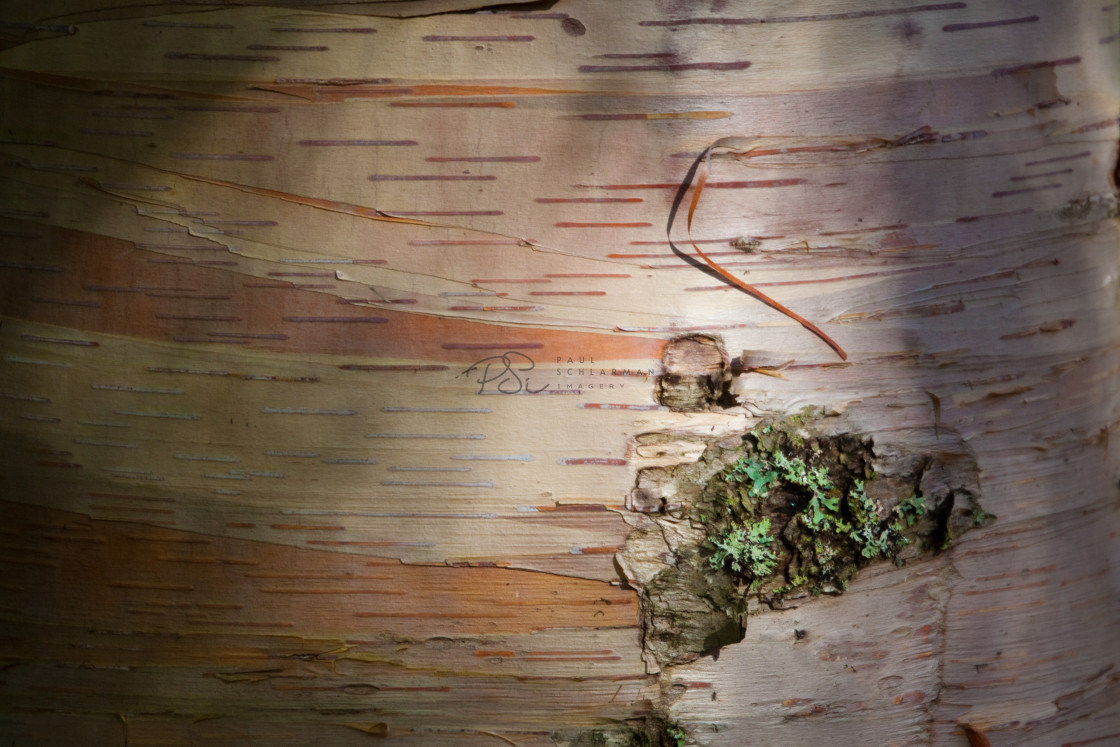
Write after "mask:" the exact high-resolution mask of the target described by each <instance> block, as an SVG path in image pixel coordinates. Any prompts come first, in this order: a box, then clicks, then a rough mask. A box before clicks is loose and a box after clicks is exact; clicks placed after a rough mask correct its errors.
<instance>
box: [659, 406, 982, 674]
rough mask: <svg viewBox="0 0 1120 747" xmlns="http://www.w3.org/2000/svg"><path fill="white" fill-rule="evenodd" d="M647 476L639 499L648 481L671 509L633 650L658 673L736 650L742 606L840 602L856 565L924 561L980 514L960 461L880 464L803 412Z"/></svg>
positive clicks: (968, 470) (969, 474)
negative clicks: (670, 535)
mask: <svg viewBox="0 0 1120 747" xmlns="http://www.w3.org/2000/svg"><path fill="white" fill-rule="evenodd" d="M653 469H655V470H656V474H654V473H651V474H650V475H643V474H641V473H640V474H639V479H638V486H639V489H640V490H641V491H643V495H644V494H647V493H649V492H650V491H651V488H650V485H649V483H650V482H651V481H654V479H656V482H657V483H659V484H660V486H659V487H658V490H660V491H661V492H662V493H663V494H664V495H669V496H671V497H672V499H673V500H672V501H671V502H670V501H668V500H666V501H665V503H664V504H663V505H664V506H665V507H666V508H668V507H670V506H672V507H674V509H675V513H676V518H675V519H673V520H672V521H674V522H675V524H674V528H673V531H674V532H675V535H674V536H675V537H676V540H675V541H674V542H673V543H672V553H671V562H670V563H668V564H667V567H664V568H663V569H662V570H661V571H660V572H658V573H656V574H655V575H653V576H652V577H651V578H649V579H648V580H647V581H646V583H644V584H643V588H642V590H641V591H642V600H643V612H644V616H645V644H646V648H647V650H649V651H650V652H651V653H652V654H653V656H654V657H655V658H656V660H657V661H658V663H659V664H660V665H661V666H666V665H673V664H679V663H682V662H685V661H689V660H692V659H695V658H696V657H697V656H700V655H704V654H712V655H718V651H719V648H720V647H721V646H724V645H727V644H729V643H737V642H738V641H740V640H742V638H743V636H744V633H745V624H746V610H747V609H748V606H752V605H753V606H758V605H759V604H761V605H762V606H764V607H769V608H774V609H781V608H784V607H789V606H795V605H797V604H801V603H803V601H804V600H806V599H808V598H810V597H812V596H817V595H821V594H841V593H843V592H844V591H845V590H846V589H847V588H848V585H849V583H850V582H851V580H852V579H853V578H854V577H855V576H856V574H857V573H859V571H860V569H862V568H865V567H867V566H868V565H870V564H872V563H877V562H894V563H895V564H897V565H904V564H905V563H906V561H908V560H911V559H916V558H918V557H920V556H922V555H923V554H934V553H938V552H940V551H942V550H944V549H945V548H947V547H948V546H949V545H951V544H952V542H953V539H954V538H955V537H956V536H957V535H959V534H960V533H961V532H962V531H965V530H967V529H969V528H971V527H972V526H976V525H978V524H980V523H986V522H987V521H989V520H990V518H991V517H988V516H986V515H985V514H984V513H983V511H982V510H981V509H980V507H979V504H978V503H977V502H976V489H975V485H976V480H975V475H976V467H975V462H974V461H972V460H971V458H970V457H968V456H967V455H964V454H963V453H962V454H955V455H945V454H942V455H940V456H938V455H911V456H909V457H904V458H899V457H898V455H894V456H893V457H892V458H891V459H881V458H879V457H878V456H877V455H876V453H875V450H874V443H873V441H872V439H871V438H870V437H868V436H863V435H858V434H853V433H831V432H829V431H828V430H827V428H825V427H823V426H822V423H820V422H817V421H816V420H815V419H814V417H813V416H812V415H811V414H808V415H802V416H795V417H791V418H788V419H785V420H774V421H770V422H764V423H762V424H760V425H758V426H756V427H755V428H754V429H753V430H751V431H749V432H748V433H746V434H743V435H742V436H741V437H734V438H731V439H724V440H722V441H720V442H718V443H714V444H710V445H708V446H707V448H706V449H705V450H704V452H703V454H702V455H701V456H700V458H699V459H698V460H697V461H695V462H693V463H687V464H679V465H677V466H675V467H657V468H653ZM667 519H668V517H667ZM666 523H668V522H663V523H662V531H663V532H664V531H666V526H665V525H666Z"/></svg>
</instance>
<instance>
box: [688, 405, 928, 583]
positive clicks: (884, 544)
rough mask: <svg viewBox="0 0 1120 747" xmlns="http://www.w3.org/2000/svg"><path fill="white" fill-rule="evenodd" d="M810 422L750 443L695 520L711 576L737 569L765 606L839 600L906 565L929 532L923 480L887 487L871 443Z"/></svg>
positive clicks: (750, 438) (777, 428)
mask: <svg viewBox="0 0 1120 747" xmlns="http://www.w3.org/2000/svg"><path fill="white" fill-rule="evenodd" d="M807 417H808V416H798V417H795V418H793V419H790V420H786V421H780V422H775V423H768V424H766V425H764V426H761V427H759V428H756V429H755V430H754V431H752V432H751V433H749V434H747V435H746V436H745V437H744V439H743V445H742V447H741V448H742V453H740V454H738V455H737V457H736V458H735V460H734V461H733V462H731V463H730V464H729V465H728V466H727V467H725V468H724V469H723V470H722V471H720V472H719V473H718V474H717V475H716V477H714V478H712V479H711V480H709V482H708V484H707V486H706V488H705V490H704V496H705V499H706V500H704V501H701V502H700V503H699V504H698V505H697V506H696V510H695V511H694V512H693V514H692V517H693V519H694V520H696V521H698V522H700V523H702V524H704V525H705V528H706V529H707V533H708V538H707V540H706V541H705V542H704V543H703V545H702V547H701V552H702V553H705V554H706V556H707V559H708V563H709V565H710V567H711V568H712V569H713V570H719V569H730V571H731V572H733V574H734V575H735V576H736V577H738V578H739V579H740V581H741V582H742V583H744V584H746V585H747V588H748V592H750V593H756V594H758V595H759V596H760V598H762V599H763V600H764V601H775V600H777V601H780V600H781V599H782V598H784V597H786V596H789V595H792V594H795V593H802V592H803V593H810V594H821V593H840V592H842V591H843V590H845V589H846V588H847V586H848V583H849V581H850V580H851V578H852V577H853V576H854V575H855V574H856V572H857V571H858V570H859V568H860V567H862V566H864V565H866V564H867V563H869V562H871V561H873V560H876V559H895V560H899V558H898V556H899V553H900V552H901V551H902V550H903V548H906V547H907V546H908V545H911V544H913V543H914V542H915V541H917V540H918V539H919V531H918V530H919V529H928V527H919V526H918V524H919V522H920V521H921V519H922V518H923V517H926V516H927V514H928V510H929V509H928V505H927V502H926V499H925V498H924V497H923V496H922V495H921V494H920V492H919V491H918V488H917V482H918V481H917V477H916V476H914V475H912V476H911V479H910V480H909V482H903V483H902V484H899V481H897V480H896V481H894V482H893V483H887V482H885V481H882V480H880V478H879V476H878V475H877V474H876V473H875V471H874V469H873V468H872V466H871V462H872V458H873V454H872V451H871V446H870V443H868V442H865V441H863V440H861V439H858V438H856V437H854V436H837V437H821V436H813V435H811V434H808V433H805V432H804V431H805V423H806V422H807ZM871 486H874V487H875V488H876V493H875V494H874V495H872V494H871V493H869V487H871ZM900 490H904V491H906V492H905V497H902V495H901V494H900V493H899V491H900Z"/></svg>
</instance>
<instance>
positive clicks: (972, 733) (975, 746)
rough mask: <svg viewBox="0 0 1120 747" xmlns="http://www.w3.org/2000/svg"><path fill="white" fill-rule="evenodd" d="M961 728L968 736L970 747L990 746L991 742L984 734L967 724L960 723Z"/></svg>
mask: <svg viewBox="0 0 1120 747" xmlns="http://www.w3.org/2000/svg"><path fill="white" fill-rule="evenodd" d="M961 729H963V730H964V735H965V736H966V737H968V744H969V746H970V747H992V743H991V742H989V741H988V738H987V737H986V736H984V735H983V734H982V733H980V732H979V731H977V730H976V729H973V728H972V727H971V726H969V725H968V724H961Z"/></svg>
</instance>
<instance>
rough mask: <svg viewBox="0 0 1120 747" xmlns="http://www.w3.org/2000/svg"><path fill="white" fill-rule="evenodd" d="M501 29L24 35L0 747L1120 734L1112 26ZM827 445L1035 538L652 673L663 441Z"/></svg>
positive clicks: (952, 18)
mask: <svg viewBox="0 0 1120 747" xmlns="http://www.w3.org/2000/svg"><path fill="white" fill-rule="evenodd" d="M477 5H478V3H470V2H436V0H431V1H430V2H371V3H364V4H357V5H342V4H337V3H335V4H322V3H311V2H268V3H265V2H263V0H262V2H260V3H252V4H243V5H239V6H229V7H222V6H217V5H185V4H175V5H153V6H129V5H124V6H119V7H117V6H112V7H110V6H107V5H106V4H104V3H102V2H99V1H96V0H50V1H49V2H40V3H21V4H18V5H17V6H16V7H5V8H4V10H3V11H0V21H3V24H2V25H0V46H2V47H3V51H0V86H3V94H2V95H3V99H4V102H5V105H4V107H3V111H2V113H0V121H2V124H3V126H2V127H0V170H2V171H0V284H2V286H0V287H2V291H0V314H2V325H0V350H2V354H3V357H2V360H0V443H2V445H3V451H2V453H3V455H4V457H3V462H2V463H0V499H2V501H0V510H2V514H3V520H2V521H0V527H2V528H0V533H2V536H3V540H2V542H0V548H2V549H0V564H2V565H3V579H2V581H0V662H2V664H3V670H2V671H0V693H2V695H0V704H2V705H3V707H2V709H0V710H2V713H0V733H2V734H3V735H4V736H5V737H8V738H9V739H10V741H14V743H16V744H51V743H57V744H63V743H65V744H83V743H84V744H116V743H121V744H124V743H128V744H131V745H138V744H157V743H159V744H168V743H173V744H182V743H200V742H210V741H213V742H221V743H230V744H244V743H250V742H255V743H261V744H308V743H310V742H312V741H315V742H316V743H324V744H348V743H351V742H354V743H364V742H366V741H369V740H370V738H371V737H385V738H386V739H387V740H388V741H389V742H393V741H399V742H400V743H402V744H416V745H428V744H432V745H438V744H474V743H477V744H480V745H483V744H501V743H503V742H505V743H514V744H518V745H532V744H552V743H553V742H554V741H555V738H554V736H552V735H554V734H556V733H574V731H573V730H579V729H587V728H592V727H596V726H603V725H606V724H609V723H612V722H616V721H619V720H624V719H627V718H632V717H635V716H641V715H644V714H647V713H650V712H652V711H655V710H656V711H658V712H663V713H667V714H669V715H670V716H671V717H672V718H673V719H674V720H676V721H677V722H679V723H680V724H682V725H683V726H685V727H687V728H688V730H689V733H690V735H691V738H692V739H694V740H696V741H698V742H700V743H704V744H728V745H740V744H748V743H749V744H755V743H757V744H813V743H837V744H841V743H843V744H899V745H901V744H944V745H954V744H964V743H965V742H966V741H967V740H966V735H965V733H964V732H963V731H962V730H961V728H960V726H959V724H962V723H967V724H970V725H971V726H972V727H973V728H975V729H977V730H979V731H981V732H983V733H984V734H986V735H987V736H988V737H989V738H990V739H991V740H992V743H993V744H1038V745H1055V744H1071V745H1072V744H1077V745H1081V744H1094V745H1095V744H1102V745H1103V744H1108V743H1110V741H1115V740H1120V710H1118V707H1117V705H1116V704H1117V702H1120V680H1118V674H1117V670H1116V668H1115V662H1116V658H1117V656H1118V654H1120V652H1118V650H1117V649H1118V639H1117V635H1116V632H1115V627H1114V625H1113V624H1112V623H1113V621H1114V620H1115V619H1116V617H1117V614H1118V613H1120V604H1118V597H1120V583H1118V576H1117V573H1118V567H1120V566H1118V564H1117V547H1118V539H1120V522H1118V519H1117V513H1116V505H1117V504H1116V484H1117V479H1118V478H1120V471H1118V457H1117V450H1116V445H1115V442H1114V441H1112V440H1110V432H1111V430H1112V429H1113V428H1114V426H1115V423H1116V422H1117V417H1118V410H1120V400H1118V396H1117V395H1118V388H1117V385H1116V375H1117V373H1116V372H1117V370H1118V367H1120V356H1118V349H1117V343H1118V333H1117V329H1118V325H1117V318H1116V314H1117V298H1116V277H1117V269H1118V268H1117V265H1118V261H1117V243H1118V239H1117V230H1116V229H1117V224H1116V219H1115V205H1116V203H1115V196H1114V189H1115V184H1114V178H1115V177H1114V170H1115V165H1116V158H1117V132H1118V128H1117V104H1118V101H1120V97H1118V76H1120V65H1118V59H1117V58H1118V55H1117V49H1118V47H1120V43H1118V41H1117V39H1118V37H1117V32H1118V29H1120V21H1118V17H1117V8H1116V5H1115V4H1113V3H1105V2H1103V0H1102V2H1099V3H1094V2H1075V1H1074V0H1063V1H1062V2H1051V1H1044V0H1021V1H1017V2H986V3H979V2H969V3H964V2H950V3H928V4H918V3H901V2H873V1H871V0H862V1H861V0H835V1H833V2H827V3H822V2H807V1H806V2H779V1H778V0H762V1H759V2H711V3H683V2H669V1H667V0H666V1H663V2H661V1H658V2H655V1H653V0H649V1H645V0H642V1H635V2H626V3H600V2H592V1H590V0H582V1H581V0H561V1H560V2H558V3H556V4H555V5H554V6H553V7H551V8H548V9H541V8H539V7H537V5H536V4H533V5H530V6H526V8H527V9H524V10H517V9H515V8H512V9H507V10H503V11H501V12H486V13H448V12H446V11H453V10H454V11H459V10H466V9H470V8H471V7H472V6H477ZM394 16H399V17H394ZM405 16H414V17H405ZM728 136H735V137H743V138H749V139H750V140H751V142H752V143H753V145H752V146H751V148H750V149H744V151H743V152H740V153H731V154H723V155H717V156H716V157H714V158H713V160H712V164H711V176H710V178H709V181H708V182H707V185H706V188H705V190H704V192H703V198H702V200H701V202H700V205H699V208H698V210H697V214H696V218H695V222H694V226H693V236H694V238H695V239H696V240H697V242H698V244H699V245H700V246H702V247H703V248H704V251H705V253H707V254H710V255H711V256H712V257H713V258H715V259H716V260H717V261H718V262H719V263H720V264H721V265H722V266H723V267H725V268H727V269H728V270H730V271H732V272H733V273H735V274H736V275H737V276H739V277H742V278H743V279H744V280H745V281H746V282H749V283H752V284H754V285H756V286H757V287H758V288H759V289H761V290H762V291H764V292H765V293H767V294H770V295H772V296H773V297H774V298H776V299H778V300H780V301H781V302H782V303H783V304H785V305H787V306H789V307H790V308H791V309H793V310H795V311H797V312H798V313H800V314H802V315H804V316H805V317H806V318H808V319H810V320H812V321H813V322H814V323H816V324H819V325H820V326H821V327H822V328H823V329H824V330H825V331H826V332H827V333H828V334H829V335H831V336H832V337H833V338H835V339H836V340H837V341H838V342H839V343H840V344H841V345H843V347H844V348H845V350H846V351H847V352H848V354H849V360H848V362H847V363H844V364H841V363H840V362H839V360H838V359H837V358H836V356H835V355H834V354H833V353H832V351H830V350H829V349H828V348H827V347H826V346H825V345H824V344H823V343H822V342H821V341H820V340H818V339H817V338H815V337H814V336H813V335H811V334H809V333H808V332H806V331H805V330H803V329H802V328H801V327H799V326H798V325H797V324H796V323H795V322H793V321H791V320H789V319H787V318H785V317H783V316H782V315H781V314H779V313H777V312H775V311H773V310H770V309H767V308H766V307H764V306H762V305H761V304H759V303H758V302H757V301H755V300H753V299H751V298H749V297H747V296H746V295H744V294H742V293H740V292H739V291H738V290H736V289H734V288H732V287H730V286H729V285H728V284H727V283H725V282H723V281H722V280H721V279H720V278H718V277H715V276H713V275H712V274H711V273H708V272H705V271H704V270H703V269H702V268H701V267H700V266H699V265H698V263H697V262H696V261H695V260H696V257H695V256H694V253H693V252H692V249H691V248H690V247H689V246H688V242H687V239H685V237H684V227H683V222H682V221H680V220H679V219H678V221H677V224H676V226H675V228H674V229H673V240H674V242H675V244H676V247H678V248H679V252H675V251H674V248H673V246H671V245H670V243H669V239H668V237H667V235H666V226H667V223H668V220H669V214H670V210H671V208H672V204H673V200H674V197H675V196H676V194H677V190H678V188H679V187H680V185H681V183H682V181H683V180H684V179H685V178H686V176H687V174H688V170H689V168H690V167H691V166H692V164H693V161H694V159H695V158H696V156H697V155H698V154H699V153H701V152H702V151H703V150H704V149H705V148H707V147H708V146H709V145H710V144H711V143H713V142H714V141H716V140H718V139H719V138H722V137H728ZM682 255H692V256H682ZM690 259H691V260H693V261H691V262H690V261H689V260H690ZM690 331H704V332H708V333H711V334H716V335H719V336H720V338H721V339H722V340H723V342H724V345H725V346H726V349H727V350H728V351H729V353H730V354H731V355H732V356H734V357H735V358H737V359H738V361H737V364H738V365H740V367H744V366H745V367H746V368H747V369H748V372H747V373H744V374H743V375H741V376H739V377H738V378H737V379H736V381H735V382H734V385H733V391H734V393H735V394H736V395H737V396H738V398H739V401H740V402H741V403H742V406H741V407H738V408H733V409H732V410H729V411H726V412H713V413H706V414H687V413H676V412H671V411H669V410H668V409H667V408H663V407H661V406H659V405H658V404H657V403H656V400H655V398H654V397H655V390H656V376H657V375H658V374H659V373H661V364H660V356H661V351H662V347H663V344H664V342H665V341H666V340H667V339H670V338H672V337H674V336H676V335H679V334H682V333H684V332H690ZM744 351H746V352H744ZM503 355H505V356H507V357H506V362H508V363H509V364H510V365H512V368H511V369H510V370H509V371H507V372H506V375H501V374H502V371H503V368H502V367H503V365H505V363H503V361H502V360H501V356H503ZM495 356H496V358H495ZM485 359H489V365H490V368H489V369H487V367H486V366H487V364H486V363H483V364H481V365H477V366H472V364H475V363H476V362H478V361H482V360H485ZM788 361H793V362H792V364H791V365H789V366H788V367H786V368H784V369H783V370H782V377H781V378H776V377H773V376H764V375H761V374H758V373H750V372H749V368H750V366H751V365H752V362H753V363H754V364H758V365H764V366H770V367H777V366H780V365H782V364H784V363H786V362H788ZM530 364H531V365H533V366H534V367H533V368H532V369H531V370H529V368H528V366H529V365H530ZM542 387H543V388H542ZM806 405H816V406H821V407H825V408H832V409H834V410H837V411H844V412H845V413H846V417H849V418H851V421H852V422H853V424H855V425H858V426H859V427H861V428H862V429H863V430H864V431H866V432H871V433H875V434H876V436H877V439H880V440H881V441H882V443H883V444H896V445H897V446H898V448H907V447H910V446H913V445H914V444H915V443H920V442H923V439H929V438H932V439H933V440H934V441H937V440H938V439H940V438H942V437H945V438H948V435H947V434H954V437H959V438H960V439H963V441H964V442H965V443H966V444H967V445H968V446H969V448H971V449H972V450H973V451H975V453H976V455H977V457H978V459H979V462H980V466H981V470H982V485H983V488H984V493H983V495H982V502H983V504H984V506H985V507H986V509H989V510H990V511H991V512H992V513H994V514H995V515H996V516H998V520H997V521H996V522H995V523H994V524H993V525H991V526H990V527H988V528H986V529H984V530H981V531H978V532H974V533H972V534H970V535H968V536H966V538H965V539H964V540H963V541H962V542H961V544H960V545H959V546H958V547H956V548H954V549H953V550H952V551H950V552H947V553H945V554H943V555H941V556H939V557H938V558H936V559H934V560H931V561H928V562H925V563H917V564H912V565H908V566H907V567H906V568H903V569H894V568H882V569H876V570H874V571H873V572H872V573H870V574H868V575H866V576H865V577H863V578H861V579H860V580H858V581H857V582H856V584H854V585H853V590H852V591H851V592H850V593H849V594H848V595H845V596H843V597H839V598H836V599H825V600H818V601H815V602H812V603H809V604H806V605H805V606H804V607H803V608H800V609H797V610H790V611H785V612H781V613H768V614H766V615H760V616H758V617H754V618H752V619H751V620H750V624H749V626H748V634H747V639H746V640H745V641H744V642H743V643H742V644H740V645H738V646H733V647H729V648H727V649H725V650H724V652H723V655H722V656H721V657H720V658H719V659H718V660H716V661H713V660H712V659H710V658H709V659H703V660H700V661H698V662H696V663H694V664H690V665H687V666H685V667H680V668H674V670H673V671H671V672H666V673H662V674H661V675H658V674H653V673H647V669H646V663H645V662H644V661H643V658H642V648H641V634H640V627H639V615H638V609H637V602H636V595H635V593H634V591H633V590H631V589H627V588H625V587H624V586H623V585H622V584H621V580H620V577H619V574H618V571H617V569H616V565H615V563H614V554H615V552H616V550H617V549H618V548H619V547H621V546H622V544H623V543H624V541H625V539H626V536H627V534H628V533H629V532H630V531H631V528H632V527H633V526H642V525H644V523H646V522H648V521H649V520H648V519H646V518H644V517H642V516H639V515H636V514H632V513H631V512H629V511H627V510H626V508H625V505H626V497H627V495H628V494H629V492H630V489H631V487H632V486H633V483H634V479H635V474H636V471H637V469H638V468H640V467H641V466H643V465H648V464H650V463H652V462H651V461H650V459H653V458H655V457H650V456H649V455H644V454H642V453H640V452H639V450H638V449H636V448H635V441H634V439H635V437H636V436H638V435H639V434H642V433H647V432H652V431H673V432H693V433H696V434H704V433H707V434H710V433H713V432H721V431H725V432H733V431H734V430H735V429H743V428H747V427H749V425H750V424H751V423H753V422H754V420H753V419H754V417H755V416H756V415H757V414H759V413H762V412H767V411H775V412H793V411H796V410H798V409H800V408H802V407H804V406H806ZM931 433H932V434H933V435H932V437H931V436H930V434H931ZM795 630H804V631H806V635H804V636H802V637H797V636H795V635H794V631H795ZM837 740H838V741H837Z"/></svg>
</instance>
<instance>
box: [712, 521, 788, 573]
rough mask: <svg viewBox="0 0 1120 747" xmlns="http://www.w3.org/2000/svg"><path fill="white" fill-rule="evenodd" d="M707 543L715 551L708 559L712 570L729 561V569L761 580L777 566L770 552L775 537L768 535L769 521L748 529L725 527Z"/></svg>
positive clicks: (771, 551) (747, 527)
mask: <svg viewBox="0 0 1120 747" xmlns="http://www.w3.org/2000/svg"><path fill="white" fill-rule="evenodd" d="M710 541H711V543H712V544H713V545H714V546H715V548H716V550H715V552H714V553H713V554H712V556H711V557H710V558H709V559H708V560H709V562H710V563H711V566H712V568H721V567H723V565H724V564H726V563H727V562H728V561H730V565H731V568H732V570H734V571H736V572H738V573H746V574H749V575H750V576H751V577H752V578H756V579H761V578H765V577H766V576H769V575H770V574H771V573H773V572H774V568H775V567H776V566H777V565H778V556H776V555H775V554H774V551H773V550H771V549H770V545H771V544H772V543H773V542H774V538H773V537H771V536H770V519H769V518H763V519H762V520H761V521H758V522H756V523H754V524H751V525H750V526H745V527H744V526H738V527H727V528H725V529H724V530H723V533H722V534H721V535H719V536H716V537H712V538H710Z"/></svg>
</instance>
